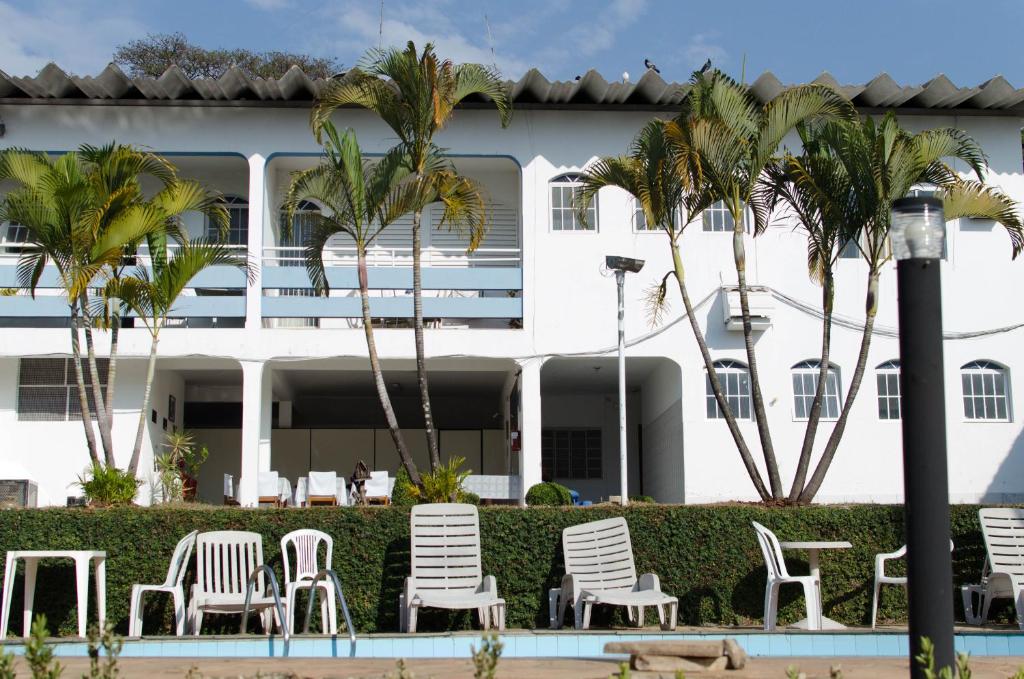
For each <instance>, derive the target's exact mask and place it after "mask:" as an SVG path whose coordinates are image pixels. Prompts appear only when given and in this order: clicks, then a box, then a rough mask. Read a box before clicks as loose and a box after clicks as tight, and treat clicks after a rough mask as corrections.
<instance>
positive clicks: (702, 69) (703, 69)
mask: <svg viewBox="0 0 1024 679" xmlns="http://www.w3.org/2000/svg"><path fill="white" fill-rule="evenodd" d="M709 68H711V59H708V60H707V61H705V62H704V65H703V66H701V67H700V72H701V73H707V71H708V69H709Z"/></svg>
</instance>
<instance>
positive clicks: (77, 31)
mask: <svg viewBox="0 0 1024 679" xmlns="http://www.w3.org/2000/svg"><path fill="white" fill-rule="evenodd" d="M145 33H146V28H145V26H143V25H142V24H141V23H139V22H138V21H135V20H134V19H130V18H124V17H121V16H113V15H112V16H96V15H95V14H94V13H88V16H87V15H86V12H85V11H83V10H82V9H79V8H76V7H74V6H70V4H69V3H56V2H41V3H38V4H35V5H33V6H32V7H31V9H25V10H22V9H18V8H17V7H14V6H13V5H12V4H11V3H9V2H0V69H3V70H4V72H6V73H8V74H9V75H35V74H36V73H37V72H38V71H39V69H41V68H42V67H43V66H45V65H46V64H47V63H48V62H51V61H53V62H56V63H57V64H58V65H59V66H61V67H62V68H64V69H66V70H73V71H75V72H76V73H81V74H92V73H98V72H99V71H101V70H102V69H103V68H104V67H105V66H106V65H107V64H108V63H109V62H110V55H111V53H112V51H113V47H114V46H115V45H117V44H119V43H121V42H124V41H125V40H126V39H130V38H131V37H135V36H140V35H145Z"/></svg>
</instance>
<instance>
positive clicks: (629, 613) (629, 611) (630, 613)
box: [626, 606, 636, 624]
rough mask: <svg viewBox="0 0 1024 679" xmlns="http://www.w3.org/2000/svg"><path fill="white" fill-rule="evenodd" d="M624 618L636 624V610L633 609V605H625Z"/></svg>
mask: <svg viewBox="0 0 1024 679" xmlns="http://www.w3.org/2000/svg"><path fill="white" fill-rule="evenodd" d="M626 618H627V619H628V620H629V621H630V622H631V623H633V624H636V611H635V610H633V606H626Z"/></svg>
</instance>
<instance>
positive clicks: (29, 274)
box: [0, 144, 226, 467]
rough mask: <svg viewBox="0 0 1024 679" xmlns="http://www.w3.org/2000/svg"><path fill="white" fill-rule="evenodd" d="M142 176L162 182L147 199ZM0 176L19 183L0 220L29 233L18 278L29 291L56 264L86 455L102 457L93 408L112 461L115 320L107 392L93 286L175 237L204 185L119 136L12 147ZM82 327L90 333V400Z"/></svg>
mask: <svg viewBox="0 0 1024 679" xmlns="http://www.w3.org/2000/svg"><path fill="white" fill-rule="evenodd" d="M147 177H148V178H150V179H155V180H156V181H157V183H158V188H157V191H156V193H155V194H154V195H153V196H152V197H150V198H147V197H146V196H145V194H144V193H143V190H142V182H143V179H144V178H147ZM3 179H7V180H11V181H13V182H14V183H15V188H14V189H13V190H12V191H10V192H9V193H8V194H7V195H6V197H5V199H4V202H3V206H2V208H0V219H8V220H11V221H16V222H18V223H19V224H21V225H23V226H24V227H25V228H26V230H27V232H28V239H27V244H26V245H25V247H24V249H23V251H22V254H21V258H20V260H19V263H18V274H19V280H20V282H21V284H22V286H23V287H27V288H29V289H30V290H31V292H32V294H33V295H35V290H36V287H37V285H38V282H39V278H40V276H41V275H42V272H43V270H44V269H45V267H46V266H47V265H52V266H53V267H54V268H55V269H56V271H57V273H58V276H59V278H60V281H61V285H62V287H63V288H64V295H65V297H66V298H67V301H68V308H69V313H70V317H71V324H70V325H71V328H70V330H71V350H72V357H73V360H72V363H73V364H74V367H75V379H76V383H77V387H78V398H79V405H80V407H81V413H82V422H83V427H84V429H85V436H86V444H87V447H88V451H89V455H90V458H91V459H92V460H93V462H95V463H99V454H98V451H97V447H96V438H95V432H94V431H93V428H92V415H91V409H92V408H93V407H94V408H95V409H96V421H97V425H98V428H99V432H100V441H101V444H102V446H103V452H104V463H105V464H106V466H108V467H111V466H115V458H114V446H113V437H112V431H111V428H112V427H111V424H112V412H111V410H112V405H113V390H114V379H115V377H116V359H117V336H116V335H117V328H118V323H117V322H116V320H115V321H113V323H112V324H111V325H110V326H109V327H111V329H112V330H113V332H112V337H111V340H112V341H111V350H110V363H109V369H108V375H107V381H106V388H107V393H106V398H104V393H103V386H104V384H103V381H102V379H101V376H100V373H99V370H98V361H97V359H96V352H95V343H94V338H93V327H94V326H96V327H104V326H103V319H101V318H99V317H96V316H94V311H95V308H94V307H93V305H92V304H91V303H90V298H89V295H90V289H91V288H94V287H97V286H98V285H102V284H105V283H106V282H107V281H110V280H116V279H118V278H119V277H120V276H121V275H122V274H123V271H124V268H125V266H126V263H125V262H126V260H125V257H126V256H128V255H132V254H133V253H135V252H136V251H137V249H138V247H139V245H140V244H142V243H143V242H146V241H150V240H153V239H165V238H167V237H177V236H180V224H179V221H178V219H177V218H178V216H180V215H181V214H182V213H183V212H185V211H189V210H196V209H199V210H208V208H209V207H210V206H209V204H208V202H203V201H200V200H197V197H198V196H200V195H203V196H205V192H204V191H202V189H201V187H199V186H198V185H197V184H195V183H193V182H186V181H182V180H179V179H178V178H177V176H176V173H175V171H174V167H173V166H172V165H171V164H170V163H169V162H167V161H166V160H165V159H163V158H161V157H160V156H157V155H155V154H152V153H148V152H145V151H140V150H137V149H134V148H132V147H130V146H122V145H118V144H109V145H106V146H103V147H92V146H82V147H81V148H80V149H79V150H78V151H73V152H70V153H67V154H64V155H63V156H60V157H59V158H56V159H54V160H51V159H50V158H49V156H47V155H46V154H42V153H35V152H31V151H25V150H21V149H10V150H7V151H4V152H2V153H0V180H3ZM224 223H225V224H226V221H224ZM114 316H115V318H116V314H114ZM81 335H84V336H85V340H86V348H87V355H86V358H85V360H86V361H87V364H88V368H89V376H90V383H91V385H90V386H91V390H92V397H93V398H92V405H91V406H90V402H89V398H88V395H89V394H88V392H87V391H86V384H85V370H84V366H83V357H82V351H81Z"/></svg>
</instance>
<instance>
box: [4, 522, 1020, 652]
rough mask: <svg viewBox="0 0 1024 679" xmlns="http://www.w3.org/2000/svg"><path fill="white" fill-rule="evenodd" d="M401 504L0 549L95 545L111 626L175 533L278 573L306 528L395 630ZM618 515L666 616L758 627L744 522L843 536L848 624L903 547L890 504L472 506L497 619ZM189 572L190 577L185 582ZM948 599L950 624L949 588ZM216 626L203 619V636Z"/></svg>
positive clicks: (355, 603) (66, 609) (158, 526)
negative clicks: (253, 553) (234, 539)
mask: <svg viewBox="0 0 1024 679" xmlns="http://www.w3.org/2000/svg"><path fill="white" fill-rule="evenodd" d="M408 512H409V510H408V509H404V508H398V507H379V508H378V507H371V508H312V509H262V510H248V509H238V508H219V507H218V508H204V507H197V508H189V507H180V506H178V507H174V508H151V509H142V508H120V509H103V510H91V509H42V510H12V511H3V512H0V551H6V550H9V549H102V550H106V552H107V555H108V563H107V611H108V616H109V619H110V620H111V621H113V622H114V623H115V624H116V625H117V629H118V631H119V632H121V633H125V632H126V631H127V627H128V622H127V618H128V604H129V591H130V588H131V585H132V583H136V582H162V581H163V578H164V575H165V574H166V571H167V563H168V560H169V559H170V556H171V551H172V550H173V548H174V544H175V542H176V541H177V540H178V539H179V538H180V537H181V536H182V535H184V534H185V533H186V532H188V531H190V530H193V529H199V530H223V529H238V530H253V531H257V532H260V533H262V534H263V535H264V555H265V558H266V559H267V560H268V562H270V563H271V564H272V565H274V566H275V568H277V569H278V571H280V554H279V551H280V550H279V541H280V538H281V536H282V535H284V534H285V533H287V532H288V531H291V530H294V529H296V528H318V529H320V530H323V531H325V532H327V533H328V534H330V535H332V536H333V537H334V564H333V566H334V568H335V569H336V570H337V571H338V573H339V575H340V577H341V580H342V583H343V587H344V590H345V594H346V597H347V599H348V603H349V606H350V608H351V611H352V616H353V618H354V620H355V624H356V627H357V629H358V631H359V632H384V631H395V630H397V628H398V619H397V616H398V603H397V602H398V594H399V591H400V589H401V587H402V581H403V578H404V577H405V576H406V575H407V574H408V572H409V543H408V534H409V532H408V527H409V513H408ZM620 514H624V515H625V516H626V518H627V520H628V521H629V526H630V530H631V533H632V539H633V549H634V552H635V556H636V561H637V569H638V571H639V572H640V573H643V572H648V571H651V572H655V573H657V574H658V575H659V576H660V577H661V582H662V587H663V588H664V590H665V591H667V592H670V593H672V594H674V595H676V596H678V597H679V600H680V606H679V615H680V622H681V623H682V624H684V625H734V624H757V623H759V622H760V620H761V616H762V606H763V596H764V582H765V570H764V565H763V560H762V557H761V554H760V551H759V549H758V546H757V543H756V541H755V538H754V531H753V529H752V528H751V526H750V521H751V520H757V521H759V522H761V523H763V524H765V525H766V526H768V527H769V528H771V529H773V530H774V531H775V532H776V534H777V535H778V536H779V537H780V539H782V540H811V539H815V540H849V541H850V542H852V543H853V545H854V547H853V549H849V550H833V551H825V552H823V553H822V573H823V578H824V583H823V586H824V602H825V613H826V615H828V616H829V617H831V618H834V619H836V620H839V621H840V622H844V623H847V624H853V625H863V624H867V622H868V620H869V607H870V601H871V584H872V574H873V567H874V555H875V554H876V553H878V552H887V551H892V550H894V549H896V548H897V547H899V545H900V544H901V543H902V542H903V537H902V536H903V529H902V524H903V511H902V508H901V507H898V506H879V505H858V506H849V507H801V508H786V509H766V508H763V507H759V506H755V505H728V506H659V505H650V506H634V507H629V508H626V509H622V508H617V507H614V506H607V505H604V506H598V507H591V508H561V507H541V508H528V509H519V508H510V507H482V508H481V509H480V524H481V534H482V535H481V537H482V543H483V567H484V572H485V573H493V574H495V575H496V576H497V578H498V588H499V591H500V593H501V595H502V596H503V597H504V598H505V600H506V601H507V603H508V624H509V626H510V627H527V628H529V627H546V626H547V620H548V613H547V590H548V588H549V587H554V586H557V585H558V582H559V580H560V578H561V575H562V572H563V570H562V556H561V531H562V529H563V528H565V527H566V526H570V525H574V524H577V523H582V522H585V521H591V520H596V519H602V518H607V517H610V516H617V515H620ZM952 529H953V540H954V542H955V543H956V551H955V552H954V573H955V578H956V584H957V585H959V584H960V583H963V582H975V581H977V578H978V576H979V575H980V570H981V566H982V562H983V558H984V545H983V543H982V540H981V535H980V532H979V529H978V522H977V507H975V506H956V507H953V508H952ZM787 557H791V558H789V559H788V561H789V563H790V570H791V571H792V572H795V573H801V572H804V573H805V572H806V570H807V565H806V561H805V560H806V555H804V554H801V553H799V552H793V553H789V554H787ZM193 577H194V576H192V574H191V573H190V574H189V575H188V576H187V579H186V583H188V582H189V579H192V578H193ZM73 580H74V577H73V573H72V569H71V566H70V565H69V564H63V563H58V562H54V563H53V564H52V565H46V564H44V565H43V567H41V568H40V571H39V584H38V587H37V592H36V610H37V611H38V612H40V613H45V614H46V616H47V618H48V619H49V620H50V624H51V629H56V630H58V631H59V632H60V633H62V634H70V633H72V631H73V629H74V626H75V612H74V609H73V605H74V589H73V587H74V586H73ZM787 590H789V591H787ZM186 594H187V591H186ZM955 597H956V599H957V604H956V605H957V612H958V615H959V616H960V619H962V611H960V602H959V599H960V597H959V591H958V589H957V590H956V591H955ZM149 601H151V602H152V603H151V604H147V612H146V630H147V633H155V632H157V631H158V629H159V628H160V627H161V626H162V632H163V633H169V632H170V630H171V625H170V620H171V612H170V605H169V602H166V601H165V599H164V598H162V597H160V596H159V595H153V596H152V598H151V599H149ZM20 606H21V585H20V576H19V582H18V583H16V585H15V601H14V610H15V611H18V610H20ZM905 606H906V598H905V595H904V593H903V592H902V591H901V590H900V588H895V587H887V588H884V589H883V597H882V606H881V610H880V616H879V617H880V620H886V619H897V620H905ZM603 608H604V607H598V609H597V610H595V618H594V624H595V625H605V624H609V623H618V622H619V621H620V620H621V618H619V617H617V616H618V615H619V614H618V613H614V614H612V613H608V612H605V611H603V610H602V609H603ZM779 613H780V619H781V620H782V621H783V622H786V621H793V620H795V619H798V618H801V617H803V600H802V598H801V597H800V596H799V588H792V589H790V588H788V587H785V588H783V599H782V602H781V606H780V611H779ZM1000 614H1001V615H1003V616H1004V617H1005V616H1006V614H1007V610H1006V609H1000ZM92 615H93V614H92V613H90V616H92ZM421 615H422V617H421V620H422V623H421V629H423V630H424V631H429V630H431V629H434V630H437V629H445V628H464V627H468V626H470V625H473V624H475V622H474V621H472V620H471V619H470V616H469V615H468V614H464V613H447V612H444V611H437V612H435V611H427V612H425V613H424V614H421ZM612 615H615V616H616V617H614V618H612V617H611V616H612ZM649 615H651V613H649ZM11 620H12V623H16V622H17V621H19V620H20V615H12V616H11ZM209 620H210V622H215V621H217V620H218V618H216V617H212V616H211V618H209ZM221 620H222V622H219V623H215V624H220V625H222V627H220V630H222V631H231V630H233V629H237V621H238V618H237V616H235V617H233V618H231V617H226V618H222V619H221ZM217 629H218V628H217V627H211V628H209V631H211V632H212V631H217ZM11 631H12V632H15V633H20V631H21V630H20V625H14V629H12V630H11ZM204 631H207V628H206V627H204Z"/></svg>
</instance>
